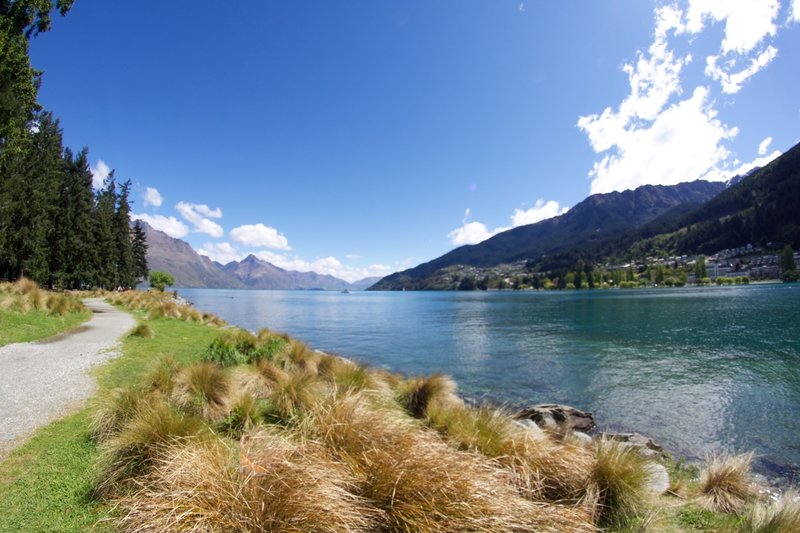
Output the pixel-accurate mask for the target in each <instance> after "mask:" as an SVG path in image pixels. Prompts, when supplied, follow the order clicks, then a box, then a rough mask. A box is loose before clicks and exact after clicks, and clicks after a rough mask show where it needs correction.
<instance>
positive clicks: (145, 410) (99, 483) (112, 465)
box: [94, 395, 206, 497]
mask: <svg viewBox="0 0 800 533" xmlns="http://www.w3.org/2000/svg"><path fill="white" fill-rule="evenodd" d="M205 427H206V426H205V424H203V422H202V421H201V420H200V419H199V418H197V417H196V416H192V415H187V414H185V413H182V412H180V411H178V410H176V409H174V408H173V407H172V406H170V405H169V404H168V403H167V402H166V401H165V400H164V399H163V398H162V397H161V396H158V395H156V396H150V397H148V398H147V400H146V401H141V402H139V403H138V405H137V406H136V409H135V413H134V415H133V416H132V417H131V418H130V419H129V420H127V421H126V422H125V423H124V425H122V428H121V429H120V430H119V432H117V433H115V434H112V435H111V436H110V437H109V438H107V439H106V440H105V441H103V442H102V444H101V446H100V458H99V459H98V469H97V479H96V481H95V485H94V490H95V494H96V495H98V496H101V497H115V496H119V495H120V494H121V493H122V492H124V491H125V490H126V489H127V488H129V487H131V486H133V485H134V484H135V482H136V480H137V478H138V477H139V476H142V475H145V474H147V473H148V472H149V470H150V468H151V466H152V463H153V460H154V459H155V457H156V456H157V454H158V453H159V452H160V451H161V450H162V449H163V448H164V447H165V446H167V445H169V444H171V443H173V442H175V441H176V440H179V439H180V438H182V437H188V436H191V435H197V434H200V433H201V432H202V431H204V429H205Z"/></svg>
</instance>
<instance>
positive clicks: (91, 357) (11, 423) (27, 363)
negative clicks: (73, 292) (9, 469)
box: [0, 298, 136, 459]
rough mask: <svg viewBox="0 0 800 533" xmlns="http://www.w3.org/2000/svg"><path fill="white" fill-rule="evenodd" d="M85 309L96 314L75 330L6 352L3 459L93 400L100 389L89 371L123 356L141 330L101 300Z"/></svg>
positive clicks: (0, 408)
mask: <svg viewBox="0 0 800 533" xmlns="http://www.w3.org/2000/svg"><path fill="white" fill-rule="evenodd" d="M84 304H85V305H86V306H87V307H88V308H89V309H91V310H92V313H94V315H93V316H92V319H91V320H89V321H88V322H86V323H84V324H83V325H82V326H80V327H79V328H78V329H76V330H75V331H73V332H69V333H62V334H60V335H56V336H54V337H50V338H49V339H44V340H39V341H34V342H25V343H19V344H9V345H7V346H3V347H2V348H0V459H2V458H3V457H5V456H6V455H7V454H8V452H9V451H10V450H11V449H12V448H14V447H15V446H17V445H18V444H21V443H22V442H23V441H24V440H25V439H26V438H27V437H28V436H30V434H31V433H33V431H34V430H35V429H36V428H38V427H40V426H43V425H45V424H47V423H48V422H51V421H53V420H55V419H58V418H61V417H62V416H64V415H66V414H67V413H69V412H71V411H73V410H75V409H76V408H78V407H80V406H81V405H82V404H83V402H84V401H85V400H86V399H88V398H90V397H91V396H92V395H93V394H94V392H95V389H96V386H97V385H96V384H95V381H94V378H92V377H91V376H90V375H89V374H88V369H89V368H90V367H91V366H94V365H96V364H97V363H100V362H103V361H105V360H107V359H109V358H111V357H114V356H116V355H119V352H118V351H116V350H115V347H116V345H117V342H118V341H119V340H120V337H121V336H122V335H123V334H125V332H127V331H128V330H130V329H131V328H132V327H133V326H135V325H136V321H135V320H134V319H133V317H131V316H130V315H129V314H127V313H125V312H123V311H119V310H118V309H116V308H115V307H113V306H112V305H110V304H108V303H106V302H104V301H103V300H102V299H100V298H89V299H86V300H84Z"/></svg>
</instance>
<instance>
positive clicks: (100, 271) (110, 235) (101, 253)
mask: <svg viewBox="0 0 800 533" xmlns="http://www.w3.org/2000/svg"><path fill="white" fill-rule="evenodd" d="M116 212H117V184H116V181H115V179H114V171H111V173H110V174H109V175H108V177H107V178H106V180H105V182H104V183H103V188H102V189H101V190H100V191H98V192H97V201H96V207H95V211H94V230H95V231H94V234H95V235H94V242H95V250H96V251H97V263H96V267H95V269H94V271H95V279H94V284H95V285H98V286H100V287H103V288H105V289H113V288H115V287H116V286H117V283H118V276H117V261H118V254H117V250H116V245H117V239H116V232H115V231H114V223H115V219H116Z"/></svg>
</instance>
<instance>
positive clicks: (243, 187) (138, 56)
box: [31, 0, 800, 281]
mask: <svg viewBox="0 0 800 533" xmlns="http://www.w3.org/2000/svg"><path fill="white" fill-rule="evenodd" d="M31 61H32V64H33V66H34V67H35V68H37V69H39V70H41V71H43V72H44V74H43V78H42V86H41V89H40V92H39V100H40V102H41V103H42V105H43V106H44V107H45V108H46V109H48V110H50V111H53V112H54V114H55V115H56V116H57V117H58V118H59V119H60V121H61V126H62V128H63V130H64V141H65V144H66V145H67V146H69V147H71V148H73V149H79V148H81V147H83V146H88V147H89V153H90V158H91V161H92V165H93V172H94V174H95V178H96V180H97V182H98V183H100V182H101V181H102V179H103V177H104V176H106V175H107V174H108V172H109V171H110V170H111V169H114V171H115V176H116V178H117V180H123V181H124V180H127V179H130V180H131V182H132V183H133V190H134V192H133V194H132V200H133V201H134V204H133V213H134V216H135V217H137V218H141V219H143V220H146V221H147V222H149V223H150V224H151V225H152V226H154V227H155V228H157V229H160V230H162V231H165V232H166V233H168V234H170V235H172V236H173V237H177V238H180V239H183V240H185V241H187V242H188V243H189V244H191V245H192V246H193V247H194V248H195V250H197V251H198V252H200V253H202V254H204V255H207V256H209V257H210V258H211V259H214V260H217V261H219V262H221V263H227V262H228V261H232V260H240V259H242V258H244V257H245V256H247V255H248V254H250V253H253V254H255V255H256V256H258V257H260V258H262V259H264V260H267V261H269V262H271V263H273V264H275V265H278V266H280V267H283V268H286V269H290V270H301V271H309V270H313V271H316V272H319V273H323V274H332V275H335V276H338V277H341V278H343V279H347V280H350V281H353V280H356V279H360V278H363V277H367V276H383V275H386V274H389V273H391V272H394V271H397V270H402V269H405V268H409V267H412V266H415V265H417V264H419V263H421V262H425V261H428V260H431V259H433V258H435V257H438V256H440V255H442V254H444V253H446V252H448V251H449V250H451V249H453V248H455V247H457V246H460V245H463V244H473V243H477V242H480V241H482V240H484V239H487V238H489V237H491V236H492V235H494V234H496V233H497V232H499V231H503V230H505V229H509V228H511V227H515V226H519V225H522V224H530V223H534V222H536V221H538V220H542V219H544V218H549V217H552V216H556V215H559V214H561V213H564V212H566V211H567V210H568V209H569V208H570V207H572V206H574V205H575V204H577V203H579V202H580V201H582V200H583V199H584V198H586V197H587V196H588V195H590V194H594V193H606V192H611V191H622V190H626V189H632V188H635V187H637V186H640V185H643V184H675V183H680V182H685V181H693V180H696V179H708V180H727V179H729V178H730V177H732V176H734V175H736V174H739V173H743V172H746V171H747V170H749V169H750V168H752V167H753V166H760V165H764V164H766V163H767V162H769V161H770V160H772V159H774V158H775V157H777V156H778V155H780V153H782V152H784V151H786V150H788V149H789V148H791V147H792V146H793V145H795V144H796V143H797V142H799V141H800V90H798V87H800V68H798V66H800V0H780V1H779V0H738V1H736V0H675V1H657V2H647V1H642V0H628V1H622V0H620V1H614V2H597V1H594V2H590V1H581V2H577V1H573V2H556V1H550V2H545V1H541V0H539V1H533V0H521V1H520V0H513V1H512V0H482V1H477V0H438V1H436V2H431V1H429V0H408V1H402V2H401V1H392V0H353V1H341V2H330V1H325V0H307V1H305V2H289V1H284V2H278V1H260V0H244V1H240V2H230V3H220V2H210V1H195V2H189V1H174V2H157V1H155V0H150V1H145V2H108V1H103V0H77V1H76V2H75V4H74V7H73V8H72V11H71V12H70V13H68V14H67V16H66V17H64V18H61V17H59V16H56V17H55V19H54V21H53V27H52V29H51V31H50V32H48V33H45V34H41V35H40V36H39V37H37V38H35V39H34V40H33V41H32V43H31Z"/></svg>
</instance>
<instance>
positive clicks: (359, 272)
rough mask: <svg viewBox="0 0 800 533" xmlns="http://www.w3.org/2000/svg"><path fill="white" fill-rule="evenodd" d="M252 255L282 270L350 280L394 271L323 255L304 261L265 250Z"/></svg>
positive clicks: (377, 264)
mask: <svg viewBox="0 0 800 533" xmlns="http://www.w3.org/2000/svg"><path fill="white" fill-rule="evenodd" d="M254 255H255V256H256V257H258V258H259V259H262V260H264V261H267V262H269V263H272V264H273V265H275V266H277V267H280V268H283V269H284V270H295V271H298V272H316V273H317V274H323V275H330V276H334V277H337V278H339V279H343V280H345V281H350V282H352V281H357V280H360V279H364V278H368V277H372V276H381V277H382V276H387V275H389V274H391V273H392V272H394V269H393V268H391V267H389V266H387V265H382V264H379V263H376V264H373V265H370V266H368V267H365V268H356V267H352V266H349V265H345V264H343V263H342V262H341V261H339V260H338V259H336V258H335V257H323V258H321V259H316V260H314V261H306V260H304V259H301V258H300V257H297V256H289V255H286V254H282V253H277V252H270V251H267V250H262V251H259V252H255V254H254Z"/></svg>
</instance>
